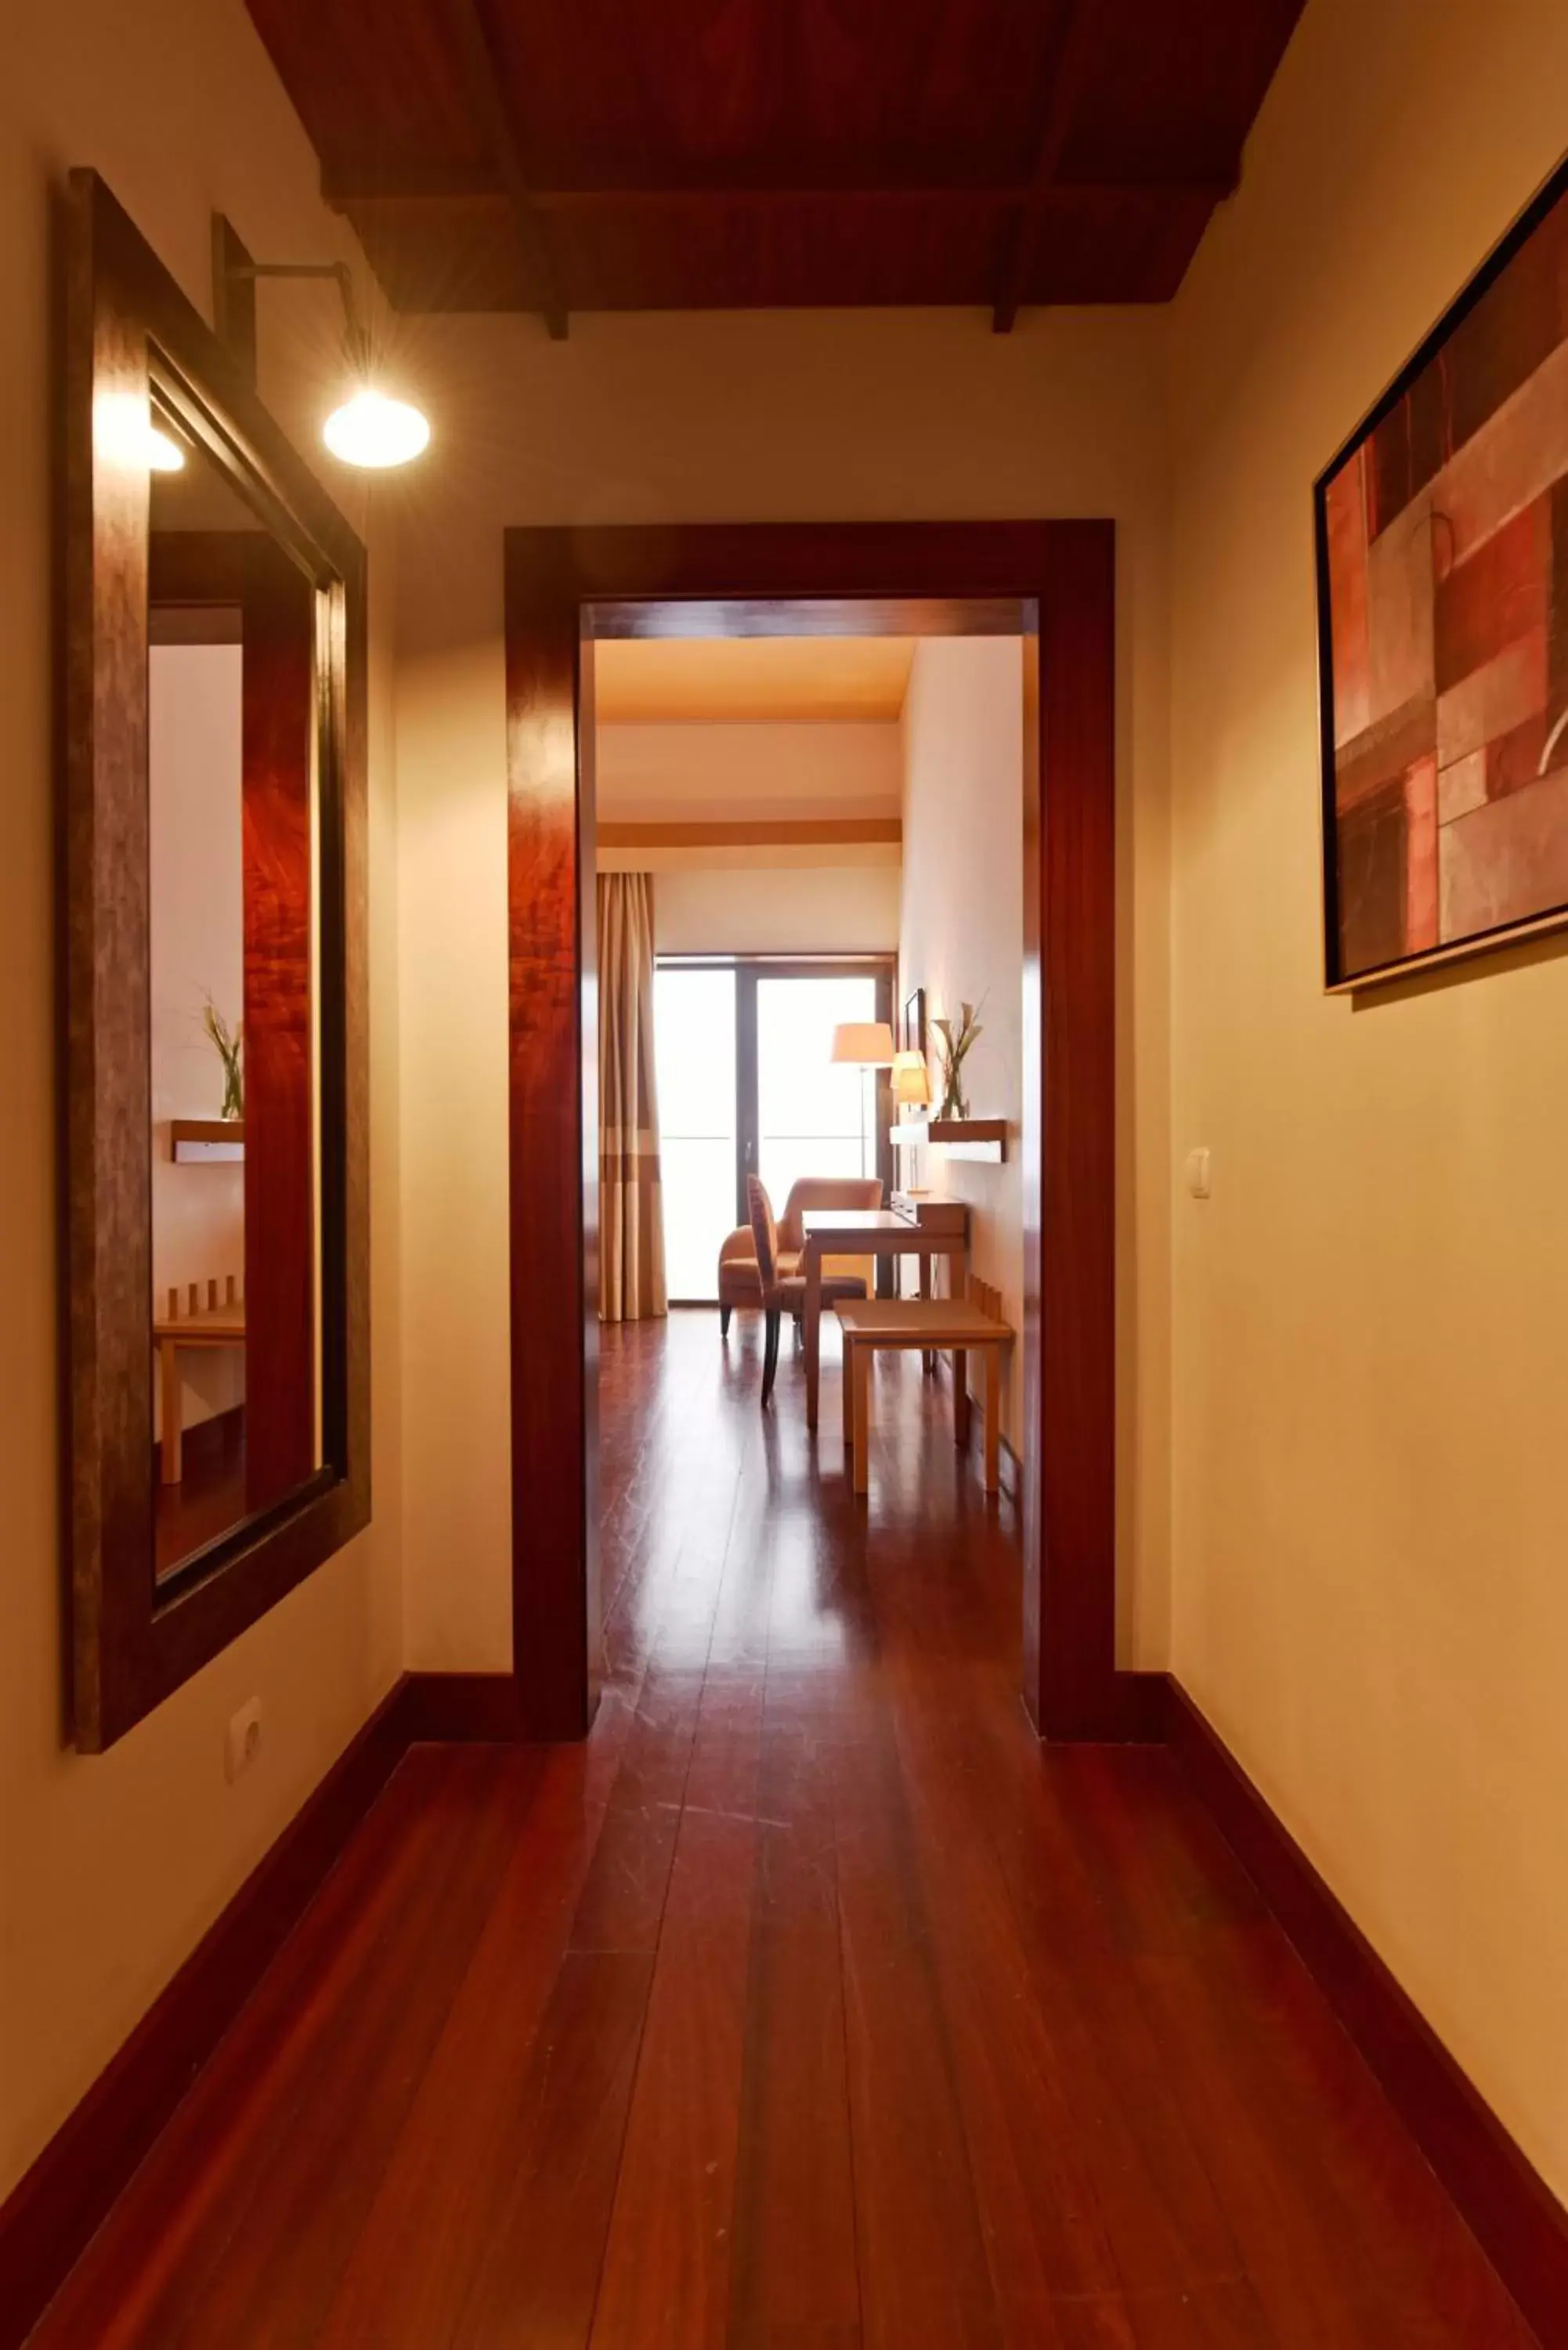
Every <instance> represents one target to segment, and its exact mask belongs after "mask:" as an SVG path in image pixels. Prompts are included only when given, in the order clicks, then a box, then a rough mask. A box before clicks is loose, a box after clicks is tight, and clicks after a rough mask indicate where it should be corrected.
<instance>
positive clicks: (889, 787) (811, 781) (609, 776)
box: [597, 721, 900, 823]
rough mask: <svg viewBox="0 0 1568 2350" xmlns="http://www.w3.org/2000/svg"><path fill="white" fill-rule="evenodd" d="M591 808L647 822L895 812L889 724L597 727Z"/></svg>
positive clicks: (894, 755) (894, 731)
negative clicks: (594, 801) (595, 796)
mask: <svg viewBox="0 0 1568 2350" xmlns="http://www.w3.org/2000/svg"><path fill="white" fill-rule="evenodd" d="M597 750H598V760H597V790H598V813H599V816H600V817H601V818H602V819H605V820H612V819H615V818H623V819H624V818H626V817H629V816H643V817H645V818H647V819H648V820H649V822H654V823H663V822H669V823H680V822H685V823H695V822H699V821H701V820H703V819H710V820H732V821H740V820H746V819H749V820H753V821H758V820H761V819H763V818H767V817H774V816H781V817H786V818H788V819H790V820H791V821H793V822H796V823H798V822H800V821H802V820H803V819H805V818H807V817H811V816H827V817H836V818H843V817H847V816H897V815H898V787H899V780H900V770H899V754H898V725H897V723H850V724H845V723H828V724H817V723H812V722H810V721H800V722H791V723H782V722H781V723H771V724H769V723H758V724H742V725H732V724H722V725H714V724H702V723H685V724H679V723H678V724H661V725H611V726H600V727H599V729H598V732H597Z"/></svg>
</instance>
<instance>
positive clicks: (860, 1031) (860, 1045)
mask: <svg viewBox="0 0 1568 2350" xmlns="http://www.w3.org/2000/svg"><path fill="white" fill-rule="evenodd" d="M897 1057H898V1048H897V1046H896V1045H894V1043H893V1031H892V1030H891V1029H890V1028H889V1027H888V1023H887V1022H886V1021H885V1020H841V1021H840V1022H839V1024H838V1025H837V1027H836V1028H835V1030H834V1032H833V1052H832V1055H831V1058H832V1059H834V1060H835V1061H847V1062H849V1063H850V1064H851V1065H852V1066H854V1067H856V1068H858V1069H886V1068H889V1067H890V1066H892V1064H893V1062H894V1060H895V1059H896V1058H897Z"/></svg>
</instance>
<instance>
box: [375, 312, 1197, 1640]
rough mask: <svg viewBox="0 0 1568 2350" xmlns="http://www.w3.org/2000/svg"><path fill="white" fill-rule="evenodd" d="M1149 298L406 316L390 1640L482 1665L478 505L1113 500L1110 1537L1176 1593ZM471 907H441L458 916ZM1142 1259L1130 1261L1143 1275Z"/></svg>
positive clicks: (1158, 1606)
mask: <svg viewBox="0 0 1568 2350" xmlns="http://www.w3.org/2000/svg"><path fill="white" fill-rule="evenodd" d="M1164 335H1165V329H1164V321H1163V320H1162V318H1160V317H1158V315H1156V314H1154V313H1147V312H1146V313H1141V314H1138V313H1133V312H1126V311H1115V310H1105V311H1094V312H1089V311H1085V312H1056V313H1051V314H1035V313H1031V314H1028V315H1026V316H1025V317H1024V318H1023V320H1022V321H1021V322H1020V326H1019V329H1018V331H1017V333H1016V334H1014V335H1012V336H1010V337H999V336H993V335H992V334H991V333H990V331H989V329H988V326H987V322H986V320H985V318H984V317H983V316H982V314H981V313H980V312H978V311H977V312H972V313H971V312H957V311H954V312H923V313H921V312H896V311H895V312H880V313H856V312H833V313H812V312H793V313H792V312H781V313H774V314H749V313H742V314H732V315H728V316H724V315H715V316H701V317H698V316H663V317H659V316H647V317H603V316H600V317H583V318H574V320H573V321H572V331H571V337H570V339H569V340H568V341H567V342H566V343H564V344H551V343H549V342H548V341H547V340H546V339H545V336H544V333H543V330H542V328H539V326H538V325H537V322H535V321H534V320H531V319H523V318H505V319H501V318H457V317H452V318H440V319H430V320H427V321H424V322H422V323H421V326H420V328H419V330H418V334H417V338H416V339H415V341H414V342H413V344H412V345H411V347H410V363H411V365H413V366H417V369H418V376H419V380H420V381H421V384H422V386H423V387H424V390H425V395H426V397H427V398H428V400H429V405H430V409H431V417H432V420H433V423H434V431H435V439H434V441H433V442H432V446H431V452H430V457H429V459H428V461H427V462H426V463H424V464H423V465H422V466H421V470H420V475H419V478H418V479H417V480H415V479H413V478H411V477H410V481H409V483H408V484H407V490H406V494H405V501H404V508H403V522H404V528H403V531H402V535H401V537H400V557H401V562H400V572H401V578H402V582H403V586H402V603H401V622H402V625H401V632H400V664H399V679H398V711H399V737H398V793H399V823H400V841H401V843H402V845H403V849H404V855H403V859H402V866H401V882H402V906H401V933H400V934H401V981H402V989H403V1041H404V1052H403V1064H402V1076H403V1099H402V1112H403V1119H402V1131H403V1176H404V1196H403V1211H404V1220H405V1221H404V1248H403V1278H404V1310H405V1314H406V1317H407V1322H406V1334H405V1335H406V1370H407V1378H408V1383H409V1385H408V1394H407V1403H408V1411H407V1448H406V1452H405V1473H406V1477H407V1490H408V1507H407V1513H406V1522H405V1524H406V1567H407V1574H406V1588H407V1598H408V1627H409V1639H410V1661H411V1662H414V1663H417V1664H421V1665H422V1664H431V1665H434V1664H450V1665H469V1666H475V1665H479V1666H499V1665H504V1663H505V1662H506V1660H507V1658H508V1656H509V1653H510V1649H509V1640H510V1628H509V1616H510V1609H509V1593H508V1573H509V1556H510V1548H509V1524H508V1518H509V1509H508V1499H507V1478H508V1467H507V1392H508V1390H507V1330H506V1284H505V1266H506V1252H507V1234H506V972H505V956H506V929H505V902H504V901H505V848H506V840H505V822H506V800H505V709H504V675H503V661H502V598H501V577H502V574H501V546H500V542H499V535H498V531H497V525H498V524H500V523H559V522H564V521H573V520H583V521H597V522H616V521H623V522H641V523H648V522H658V521H660V520H663V519H670V518H675V519H681V520H690V521H702V520H726V519H728V520H739V521H761V520H769V519H774V520H797V521H806V520H809V521H818V520H821V519H823V518H824V517H840V518H844V519H855V518H857V517H861V518H863V517H876V516H909V517H921V516H933V517H952V516H979V517H985V516H1009V515H1011V516H1018V515H1114V516H1115V517H1116V519H1117V521H1118V524H1119V525H1120V538H1119V544H1120V562H1121V617H1120V638H1119V658H1120V664H1121V675H1120V703H1119V712H1118V722H1119V733H1120V772H1119V780H1118V789H1119V793H1120V806H1121V816H1122V825H1121V839H1120V851H1119V855H1120V869H1119V876H1118V889H1119V916H1120V925H1121V929H1120V948H1119V951H1120V957H1121V977H1122V982H1123V990H1124V1003H1123V1014H1122V1032H1121V1036H1120V1054H1121V1098H1120V1105H1119V1107H1120V1155H1119V1161H1118V1174H1117V1184H1118V1191H1117V1211H1118V1230H1119V1235H1120V1251H1119V1262H1120V1270H1121V1289H1120V1298H1119V1307H1118V1311H1119V1315H1120V1335H1121V1349H1120V1366H1121V1370H1120V1378H1121V1385H1120V1392H1119V1398H1118V1411H1119V1439H1120V1440H1119V1445H1118V1463H1119V1467H1118V1475H1119V1494H1118V1500H1119V1508H1120V1521H1119V1523H1120V1567H1121V1580H1120V1587H1121V1595H1122V1606H1123V1648H1124V1653H1126V1654H1128V1655H1132V1654H1136V1655H1137V1656H1139V1657H1142V1658H1147V1659H1155V1660H1160V1659H1163V1655H1164V1638H1165V1620H1166V1601H1167V1586H1166V1540H1167V1508H1166V1504H1167V1496H1168V1458H1167V1452H1166V1425H1167V1414H1168V1395H1167V1349H1168V1329H1167V1300H1168V1275H1167V1248H1168V1230H1169V1211H1170V1198H1169V1184H1168V1168H1169V1159H1170V1152H1169V1138H1168V1123H1167V1118H1168V1061H1167V1028H1166V963H1167V956H1166V934H1167V933H1166V908H1167V894H1168V856H1167V835H1166V796H1167V730H1166V715H1167V701H1168V639H1167V627H1166V574H1165V527H1166V508H1165V447H1164V432H1163V418H1162V395H1163V359H1164ZM459 910H461V920H458V919H454V916H455V915H456V914H457V913H458V911H459ZM1135 1281H1136V1284H1137V1286H1136V1290H1135Z"/></svg>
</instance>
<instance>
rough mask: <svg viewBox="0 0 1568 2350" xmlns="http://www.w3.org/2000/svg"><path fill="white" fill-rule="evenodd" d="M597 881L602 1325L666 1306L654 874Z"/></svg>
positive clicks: (614, 875)
mask: <svg viewBox="0 0 1568 2350" xmlns="http://www.w3.org/2000/svg"><path fill="white" fill-rule="evenodd" d="M598 884H599V1319H600V1321H601V1322H642V1321H646V1320H647V1319H649V1316H651V1315H657V1314H662V1313H664V1311H665V1310H666V1306H665V1291H664V1197H663V1189H662V1186H661V1184H660V1181H659V1103H658V1097H657V1094H656V1091H655V1086H654V1065H653V878H652V876H651V875H650V874H648V873H601V874H600V875H599V877H598Z"/></svg>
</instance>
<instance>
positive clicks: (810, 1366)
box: [800, 1201, 969, 1428]
mask: <svg viewBox="0 0 1568 2350" xmlns="http://www.w3.org/2000/svg"><path fill="white" fill-rule="evenodd" d="M932 1204H933V1206H935V1205H937V1204H938V1203H935V1202H933V1203H932ZM940 1206H941V1207H942V1208H944V1209H947V1210H948V1211H950V1212H948V1213H945V1214H937V1215H922V1216H921V1217H919V1220H917V1218H916V1217H915V1216H912V1215H908V1214H900V1213H899V1211H898V1210H897V1209H895V1208H807V1209H806V1210H805V1211H804V1212H803V1214H802V1216H801V1220H800V1221H801V1235H802V1245H801V1253H800V1270H801V1273H802V1274H803V1275H804V1276H805V1311H804V1313H803V1315H802V1330H801V1335H802V1337H803V1339H804V1341H805V1424H806V1426H807V1428H815V1426H816V1407H817V1391H818V1388H819V1387H820V1384H821V1367H822V1261H823V1258H824V1257H826V1256H861V1257H865V1256H871V1257H900V1256H912V1257H914V1258H916V1259H917V1260H919V1263H921V1264H922V1266H923V1267H925V1268H926V1270H927V1273H928V1279H929V1267H930V1264H931V1263H932V1261H933V1259H935V1258H938V1257H940V1258H944V1259H945V1260H947V1262H948V1263H953V1264H957V1265H958V1266H960V1267H961V1268H967V1263H968V1257H969V1219H968V1216H967V1214H966V1212H965V1211H964V1209H963V1207H962V1204H961V1202H960V1201H942V1202H940ZM953 1286H954V1288H955V1289H957V1290H959V1291H961V1288H962V1284H961V1282H960V1281H957V1280H955V1281H954V1284H953Z"/></svg>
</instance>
